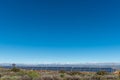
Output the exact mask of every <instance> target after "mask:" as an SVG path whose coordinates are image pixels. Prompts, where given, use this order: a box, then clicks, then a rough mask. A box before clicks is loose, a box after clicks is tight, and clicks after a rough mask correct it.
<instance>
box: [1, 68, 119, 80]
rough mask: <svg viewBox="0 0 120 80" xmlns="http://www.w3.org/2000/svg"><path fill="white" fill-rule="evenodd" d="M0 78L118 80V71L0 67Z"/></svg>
mask: <svg viewBox="0 0 120 80" xmlns="http://www.w3.org/2000/svg"><path fill="white" fill-rule="evenodd" d="M0 80H120V71H116V72H113V73H107V72H105V71H99V72H96V73H95V72H79V71H63V70H62V71H45V70H24V69H18V68H12V69H4V68H0Z"/></svg>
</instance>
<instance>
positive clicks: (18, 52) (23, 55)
mask: <svg viewBox="0 0 120 80" xmlns="http://www.w3.org/2000/svg"><path fill="white" fill-rule="evenodd" d="M119 4H120V1H119V0H0V55H1V56H0V63H13V62H15V63H86V62H119V61H120V58H119V56H120V15H119V14H120V5H119Z"/></svg>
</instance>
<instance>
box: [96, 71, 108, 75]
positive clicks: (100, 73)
mask: <svg viewBox="0 0 120 80" xmlns="http://www.w3.org/2000/svg"><path fill="white" fill-rule="evenodd" d="M96 74H97V75H106V74H108V73H107V72H106V71H98V72H97V73H96Z"/></svg>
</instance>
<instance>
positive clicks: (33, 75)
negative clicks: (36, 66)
mask: <svg viewBox="0 0 120 80" xmlns="http://www.w3.org/2000/svg"><path fill="white" fill-rule="evenodd" d="M27 75H28V76H29V77H31V78H32V79H34V78H37V77H39V76H40V74H39V73H38V72H36V71H29V72H28V73H27Z"/></svg>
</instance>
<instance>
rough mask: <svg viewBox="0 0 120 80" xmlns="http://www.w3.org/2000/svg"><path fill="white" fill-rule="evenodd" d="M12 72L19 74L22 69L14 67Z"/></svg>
mask: <svg viewBox="0 0 120 80" xmlns="http://www.w3.org/2000/svg"><path fill="white" fill-rule="evenodd" d="M11 71H13V72H19V71H20V69H19V68H16V67H14V68H12V69H11Z"/></svg>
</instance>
